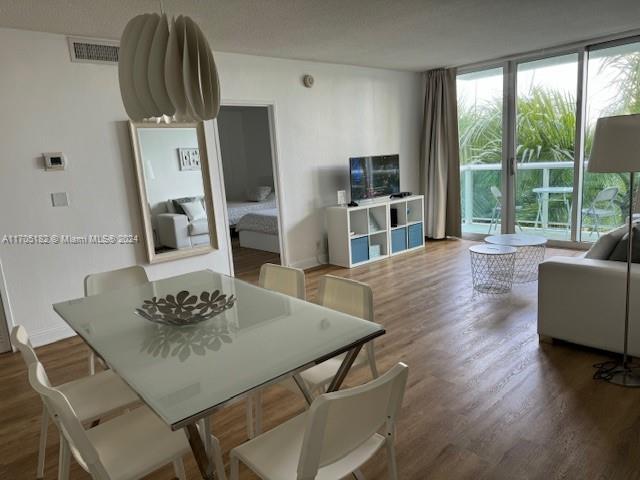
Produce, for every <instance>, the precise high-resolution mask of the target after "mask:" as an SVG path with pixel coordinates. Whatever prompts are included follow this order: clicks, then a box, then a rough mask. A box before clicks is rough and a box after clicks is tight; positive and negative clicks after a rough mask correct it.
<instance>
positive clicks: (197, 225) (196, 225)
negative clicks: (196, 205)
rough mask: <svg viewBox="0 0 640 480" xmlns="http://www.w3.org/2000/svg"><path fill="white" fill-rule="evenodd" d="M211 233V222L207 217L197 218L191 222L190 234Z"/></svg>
mask: <svg viewBox="0 0 640 480" xmlns="http://www.w3.org/2000/svg"><path fill="white" fill-rule="evenodd" d="M208 233H209V222H208V221H207V219H206V218H201V219H200V220H195V221H193V222H191V223H190V224H189V235H192V236H193V235H204V234H208Z"/></svg>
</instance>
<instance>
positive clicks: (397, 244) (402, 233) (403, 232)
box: [391, 227, 407, 253]
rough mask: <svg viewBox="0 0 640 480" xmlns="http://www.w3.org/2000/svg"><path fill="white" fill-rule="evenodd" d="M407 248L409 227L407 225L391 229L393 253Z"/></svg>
mask: <svg viewBox="0 0 640 480" xmlns="http://www.w3.org/2000/svg"><path fill="white" fill-rule="evenodd" d="M406 249H407V229H406V228H405V227H402V228H396V229H395V230H391V251H392V252H393V253H395V252H400V251H402V250H406Z"/></svg>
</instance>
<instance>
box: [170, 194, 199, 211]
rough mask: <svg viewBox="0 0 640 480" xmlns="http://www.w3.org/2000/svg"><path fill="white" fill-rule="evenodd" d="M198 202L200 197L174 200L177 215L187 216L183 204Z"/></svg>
mask: <svg viewBox="0 0 640 480" xmlns="http://www.w3.org/2000/svg"><path fill="white" fill-rule="evenodd" d="M196 200H198V197H182V198H174V199H173V206H174V207H175V209H176V213H182V214H184V215H186V214H187V212H185V211H184V209H183V208H182V204H183V203H189V202H195V201H196Z"/></svg>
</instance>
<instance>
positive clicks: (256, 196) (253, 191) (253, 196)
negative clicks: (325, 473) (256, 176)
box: [247, 185, 271, 202]
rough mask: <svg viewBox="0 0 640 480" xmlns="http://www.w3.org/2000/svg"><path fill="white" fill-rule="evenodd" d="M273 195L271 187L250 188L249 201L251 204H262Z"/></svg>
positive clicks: (248, 192)
mask: <svg viewBox="0 0 640 480" xmlns="http://www.w3.org/2000/svg"><path fill="white" fill-rule="evenodd" d="M270 193H271V187H269V186H266V185H263V186H259V187H253V188H249V189H248V190H247V200H249V201H251V202H262V201H263V200H264V199H265V198H267V197H268V196H269V194H270Z"/></svg>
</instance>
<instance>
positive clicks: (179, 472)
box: [173, 457, 187, 480]
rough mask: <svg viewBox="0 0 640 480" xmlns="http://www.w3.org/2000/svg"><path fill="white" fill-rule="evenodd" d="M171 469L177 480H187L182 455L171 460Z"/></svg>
mask: <svg viewBox="0 0 640 480" xmlns="http://www.w3.org/2000/svg"><path fill="white" fill-rule="evenodd" d="M173 471H174V473H175V474H176V478H177V479H178V480H187V474H186V472H185V471H184V462H183V461H182V457H178V458H176V459H175V460H174V461H173Z"/></svg>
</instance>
